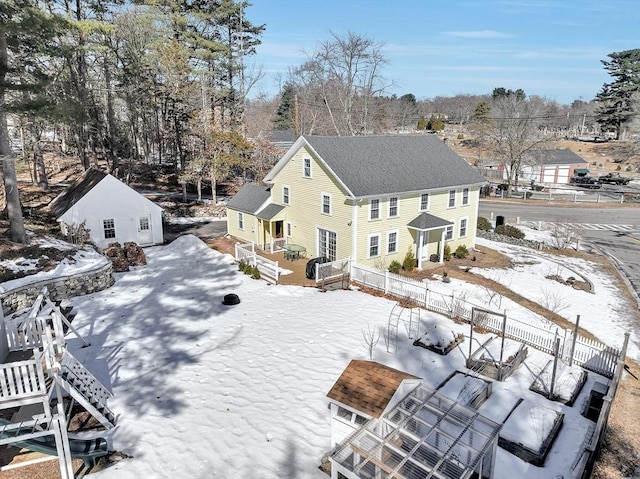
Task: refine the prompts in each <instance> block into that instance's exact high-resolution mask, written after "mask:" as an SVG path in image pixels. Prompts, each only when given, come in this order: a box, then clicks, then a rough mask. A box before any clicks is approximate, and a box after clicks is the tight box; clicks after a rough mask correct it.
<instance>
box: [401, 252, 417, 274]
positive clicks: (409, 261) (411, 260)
mask: <svg viewBox="0 0 640 479" xmlns="http://www.w3.org/2000/svg"><path fill="white" fill-rule="evenodd" d="M415 267H416V257H415V256H414V254H413V251H411V250H409V251H407V254H406V255H404V260H403V261H402V269H403V270H405V271H413V268H415Z"/></svg>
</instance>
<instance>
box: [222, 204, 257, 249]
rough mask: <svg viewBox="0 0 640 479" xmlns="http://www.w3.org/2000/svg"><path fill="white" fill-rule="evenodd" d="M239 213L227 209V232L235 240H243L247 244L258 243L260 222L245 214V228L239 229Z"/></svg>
mask: <svg viewBox="0 0 640 479" xmlns="http://www.w3.org/2000/svg"><path fill="white" fill-rule="evenodd" d="M238 214H239V212H238V211H235V210H231V209H227V232H228V233H229V234H230V235H231V236H233V237H234V238H238V239H241V240H243V241H246V242H247V243H252V242H253V243H258V242H260V241H259V239H258V233H257V232H258V225H257V223H258V220H257V218H256V217H255V216H252V215H249V214H247V213H243V216H244V228H243V229H242V230H241V229H239V228H238Z"/></svg>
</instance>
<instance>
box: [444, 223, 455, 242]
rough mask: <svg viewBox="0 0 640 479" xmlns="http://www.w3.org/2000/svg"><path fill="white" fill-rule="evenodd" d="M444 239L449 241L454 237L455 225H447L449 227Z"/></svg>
mask: <svg viewBox="0 0 640 479" xmlns="http://www.w3.org/2000/svg"><path fill="white" fill-rule="evenodd" d="M444 239H445V241H449V240H452V239H453V225H449V226H447V229H446V230H445V233H444Z"/></svg>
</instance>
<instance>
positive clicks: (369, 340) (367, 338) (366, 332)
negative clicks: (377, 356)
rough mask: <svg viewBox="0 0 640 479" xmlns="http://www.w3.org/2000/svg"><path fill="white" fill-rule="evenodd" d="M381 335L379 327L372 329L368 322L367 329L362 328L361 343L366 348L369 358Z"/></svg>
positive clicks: (371, 357)
mask: <svg viewBox="0 0 640 479" xmlns="http://www.w3.org/2000/svg"><path fill="white" fill-rule="evenodd" d="M381 335H382V334H381V332H380V329H375V328H374V329H372V328H371V325H370V324H367V329H362V343H363V344H364V346H365V347H366V348H367V352H368V353H369V359H373V351H374V349H375V348H376V346H377V345H378V341H380V336H381Z"/></svg>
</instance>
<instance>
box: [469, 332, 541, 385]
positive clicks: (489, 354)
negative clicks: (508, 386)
mask: <svg viewBox="0 0 640 479" xmlns="http://www.w3.org/2000/svg"><path fill="white" fill-rule="evenodd" d="M501 344H502V340H501V338H499V337H497V336H493V337H491V338H489V339H488V340H487V341H486V342H485V343H484V344H482V346H480V347H479V348H478V349H476V350H475V351H474V352H473V354H471V356H470V357H469V359H467V367H468V368H469V369H471V370H472V371H475V372H476V373H479V374H482V375H483V376H486V377H488V378H491V379H495V380H497V381H504V380H505V379H507V378H508V377H509V376H511V375H512V374H513V373H514V372H515V371H516V370H517V369H518V367H519V366H520V364H522V362H523V361H524V360H525V358H526V357H527V354H528V351H529V350H528V349H527V347H526V346H525V345H524V344H522V343H516V342H514V341H510V340H505V342H504V351H503V352H502V361H500V348H501Z"/></svg>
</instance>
